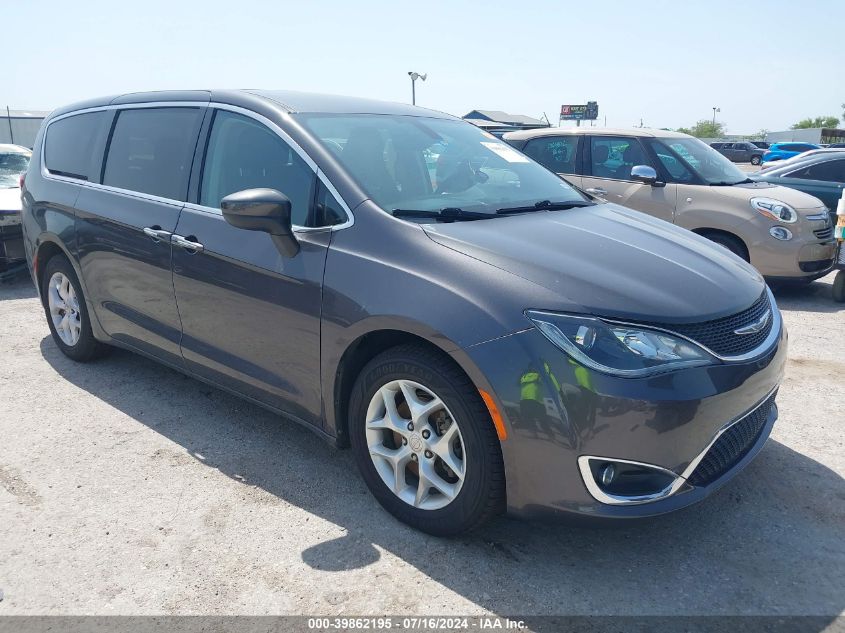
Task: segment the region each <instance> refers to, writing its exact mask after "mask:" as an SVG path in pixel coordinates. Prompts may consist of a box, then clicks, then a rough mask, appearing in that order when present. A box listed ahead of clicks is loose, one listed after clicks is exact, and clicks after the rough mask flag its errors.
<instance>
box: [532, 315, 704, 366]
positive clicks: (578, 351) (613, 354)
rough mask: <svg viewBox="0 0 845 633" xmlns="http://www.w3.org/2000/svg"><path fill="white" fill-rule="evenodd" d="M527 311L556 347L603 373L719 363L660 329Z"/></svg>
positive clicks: (591, 318) (697, 348)
mask: <svg viewBox="0 0 845 633" xmlns="http://www.w3.org/2000/svg"><path fill="white" fill-rule="evenodd" d="M525 315H526V316H527V317H528V318H529V319H531V321H532V322H533V323H534V325H536V326H537V329H539V330H540V332H542V333H543V335H544V336H545V337H546V338H547V339H549V340H550V341H551V342H552V343H554V345H556V346H557V347H558V348H560V349H562V350H563V351H564V352H566V353H567V354H569V355H570V356H571V357H572V358H574V359H575V360H576V361H578V362H579V363H581V364H582V365H585V366H587V367H589V368H591V369H595V370H596V371H600V372H603V373H606V374H613V375H615V376H622V377H626V378H637V377H641V376H650V375H652V374H657V373H660V372H665V371H671V370H673V369H679V368H681V367H695V366H700V365H709V364H712V363H716V362H718V361H717V360H716V358H714V357H713V356H712V355H711V354H709V353H707V352H706V351H705V350H704V349H702V348H701V347H699V346H698V345H696V344H694V343H691V342H690V341H687V340H685V339H682V338H680V337H677V336H673V335H671V334H667V333H665V332H661V331H659V330H650V329H648V328H642V327H638V326H629V325H621V324H616V323H609V322H605V321H602V320H601V319H597V318H593V317H582V316H574V315H565V314H555V313H551V312H540V311H537V310H527V311H526V312H525Z"/></svg>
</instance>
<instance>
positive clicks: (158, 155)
mask: <svg viewBox="0 0 845 633" xmlns="http://www.w3.org/2000/svg"><path fill="white" fill-rule="evenodd" d="M199 118H200V110H199V109H198V108H142V109H137V110H123V111H121V112H120V113H119V114H118V116H117V121H116V122H115V124H114V129H113V131H112V135H111V141H110V142H109V149H108V152H107V155H106V167H105V171H104V173H103V184H104V185H109V186H111V187H119V188H120V189H128V190H130V191H138V192H140V193H147V194H150V195H153V196H160V197H162V198H170V199H172V200H184V199H185V193H186V190H187V187H188V174H189V173H190V170H191V159H192V157H193V153H194V146H195V141H196V133H197V129H196V128H197V126H198V124H199Z"/></svg>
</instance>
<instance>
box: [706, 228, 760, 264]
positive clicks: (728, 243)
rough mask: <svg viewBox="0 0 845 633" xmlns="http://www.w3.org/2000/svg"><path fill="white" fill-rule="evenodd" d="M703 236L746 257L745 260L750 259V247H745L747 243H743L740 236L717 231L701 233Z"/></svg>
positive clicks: (742, 257)
mask: <svg viewBox="0 0 845 633" xmlns="http://www.w3.org/2000/svg"><path fill="white" fill-rule="evenodd" d="M701 235H702V236H703V237H706V238H707V239H708V240H710V241H711V242H716V244H718V245H719V246H721V247H722V248H726V249H728V250H729V251H730V252H731V253H733V254H734V255H736V256H737V257H739V258H741V259H744V260H745V261H750V259H749V257H748V249H746V248H745V244H743V242H742V240H741V239H739V238H738V237H735V236H733V235H730V234H728V233H717V232H709V231H708V232H703V233H701Z"/></svg>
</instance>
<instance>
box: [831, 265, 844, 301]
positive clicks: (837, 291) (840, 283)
mask: <svg viewBox="0 0 845 633" xmlns="http://www.w3.org/2000/svg"><path fill="white" fill-rule="evenodd" d="M832 293H833V300H834V301H836V302H837V303H845V270H839V271H837V273H836V276H835V277H834V278H833V288H832Z"/></svg>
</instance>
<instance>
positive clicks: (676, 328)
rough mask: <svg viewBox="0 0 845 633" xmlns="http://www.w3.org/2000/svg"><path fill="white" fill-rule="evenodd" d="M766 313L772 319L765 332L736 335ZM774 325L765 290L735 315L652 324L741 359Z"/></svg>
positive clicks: (717, 351) (721, 353)
mask: <svg viewBox="0 0 845 633" xmlns="http://www.w3.org/2000/svg"><path fill="white" fill-rule="evenodd" d="M766 310H769V320H768V322H767V323H766V325H765V327H763V329H761V330H760V331H758V332H754V333H752V334H736V333H735V330H737V329H739V328H742V327H745V326H747V325H750V324H751V323H755V322H756V321H758V320H759V319H760V318H761V317H762V316H763V315H764V314H765V313H766ZM773 322H774V314H772V305H771V303H770V302H769V295H768V293H767V292H765V291H764V292H763V294H762V295H760V298H759V299H757V301H755V302H754V304H753V305H752V306H751V307H750V308H747V309H746V310H743V311H742V312H738V313H736V314H734V315H732V316H727V317H722V318H721V319H714V320H712V321H704V322H702V323H687V324H680V325H678V324H672V325H668V324H663V323H653V324H651V325H656V326H658V327H661V328H663V329H665V330H669V331H671V332H677V333H678V334H681V335H682V336H686V337H687V338H689V339H692V340H693V341H695V342H696V343H698V344H699V345H703V346H704V347H706V348H707V349H709V350H711V351H713V352H715V353H716V354H718V355H719V356H738V355H740V354H746V353H748V352H750V351H752V350H754V349H756V348H757V347H759V346H760V345H761V344H762V343H763V341H765V340H766V337H767V336H768V335H769V333H770V332H771V331H772V324H773Z"/></svg>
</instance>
